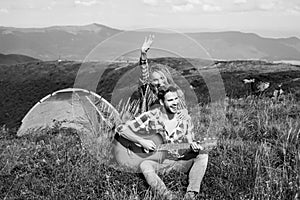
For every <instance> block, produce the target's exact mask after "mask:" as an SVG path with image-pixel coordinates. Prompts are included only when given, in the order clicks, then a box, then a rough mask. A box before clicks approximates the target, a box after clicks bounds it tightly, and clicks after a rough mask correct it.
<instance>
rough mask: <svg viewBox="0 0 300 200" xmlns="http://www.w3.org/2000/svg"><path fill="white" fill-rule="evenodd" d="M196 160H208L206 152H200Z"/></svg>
mask: <svg viewBox="0 0 300 200" xmlns="http://www.w3.org/2000/svg"><path fill="white" fill-rule="evenodd" d="M196 159H197V160H201V161H202V162H208V154H207V153H200V154H198V155H197V157H196Z"/></svg>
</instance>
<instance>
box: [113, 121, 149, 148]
mask: <svg viewBox="0 0 300 200" xmlns="http://www.w3.org/2000/svg"><path fill="white" fill-rule="evenodd" d="M117 130H118V134H119V135H120V136H122V137H124V138H126V139H128V140H130V141H132V142H134V143H138V144H140V143H141V140H142V139H143V138H141V137H140V136H138V135H136V134H135V133H134V132H133V131H132V130H130V128H129V127H128V126H126V125H121V126H120V127H118V129H117Z"/></svg>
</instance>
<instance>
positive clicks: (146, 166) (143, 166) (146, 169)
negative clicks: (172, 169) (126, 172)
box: [140, 160, 154, 173]
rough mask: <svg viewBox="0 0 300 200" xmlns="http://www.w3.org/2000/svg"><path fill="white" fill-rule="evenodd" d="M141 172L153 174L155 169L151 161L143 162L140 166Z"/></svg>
mask: <svg viewBox="0 0 300 200" xmlns="http://www.w3.org/2000/svg"><path fill="white" fill-rule="evenodd" d="M140 170H141V171H142V173H149V172H153V171H154V168H153V167H152V163H151V161H149V160H144V161H143V162H141V164H140Z"/></svg>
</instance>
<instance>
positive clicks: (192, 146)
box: [191, 141, 204, 152]
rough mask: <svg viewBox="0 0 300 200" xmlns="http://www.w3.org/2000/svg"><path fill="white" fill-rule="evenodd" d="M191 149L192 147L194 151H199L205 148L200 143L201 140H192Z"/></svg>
mask: <svg viewBox="0 0 300 200" xmlns="http://www.w3.org/2000/svg"><path fill="white" fill-rule="evenodd" d="M191 149H192V150H193V151H194V152H198V151H201V150H203V149H204V148H203V147H202V146H201V145H200V144H199V141H198V142H192V143H191Z"/></svg>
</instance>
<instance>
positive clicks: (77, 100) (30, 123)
mask: <svg viewBox="0 0 300 200" xmlns="http://www.w3.org/2000/svg"><path fill="white" fill-rule="evenodd" d="M120 122H121V120H120V115H119V113H118V111H117V110H116V109H115V108H114V107H113V106H112V105H111V104H110V103H109V102H107V101H106V100H105V99H104V98H102V97H101V96H100V95H98V94H96V93H94V92H91V91H88V90H84V89H80V88H67V89H63V90H58V91H56V92H54V93H52V94H49V95H47V96H45V97H44V98H42V99H41V100H40V101H39V102H37V103H36V104H35V105H34V106H33V107H32V108H31V109H30V110H29V111H28V113H27V114H26V115H25V117H24V118H23V120H22V124H21V126H20V128H19V130H18V132H17V135H18V136H23V135H27V134H41V133H42V132H43V131H47V130H49V129H51V128H54V127H57V126H59V127H63V128H74V129H77V130H79V131H80V132H82V133H85V134H92V135H93V136H95V137H99V134H101V130H103V129H104V128H106V129H113V128H114V126H116V125H117V124H118V123H120ZM102 132H103V131H102Z"/></svg>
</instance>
